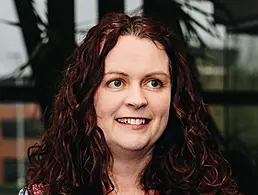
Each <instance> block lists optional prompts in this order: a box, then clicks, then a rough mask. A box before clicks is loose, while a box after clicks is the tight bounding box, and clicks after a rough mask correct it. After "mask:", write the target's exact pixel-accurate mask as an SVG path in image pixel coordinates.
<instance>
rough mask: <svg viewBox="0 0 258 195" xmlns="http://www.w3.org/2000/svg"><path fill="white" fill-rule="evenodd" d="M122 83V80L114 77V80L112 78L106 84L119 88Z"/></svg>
mask: <svg viewBox="0 0 258 195" xmlns="http://www.w3.org/2000/svg"><path fill="white" fill-rule="evenodd" d="M122 85H123V82H122V80H120V79H116V80H112V81H110V82H108V86H109V87H111V88H119V87H121V86H122Z"/></svg>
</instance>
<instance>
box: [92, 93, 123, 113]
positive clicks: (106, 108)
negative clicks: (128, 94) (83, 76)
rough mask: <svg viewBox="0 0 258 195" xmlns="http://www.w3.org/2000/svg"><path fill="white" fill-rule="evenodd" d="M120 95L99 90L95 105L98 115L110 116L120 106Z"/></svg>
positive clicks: (95, 97)
mask: <svg viewBox="0 0 258 195" xmlns="http://www.w3.org/2000/svg"><path fill="white" fill-rule="evenodd" d="M119 102H120V101H119V96H117V95H114V94H112V93H108V92H105V90H103V89H102V90H98V91H97V92H96V95H95V96H94V107H95V110H96V114H97V116H98V117H101V118H103V117H110V116H111V115H112V114H113V113H114V112H115V111H116V110H117V108H118V107H119V105H120V103H119Z"/></svg>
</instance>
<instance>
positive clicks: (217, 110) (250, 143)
mask: <svg viewBox="0 0 258 195" xmlns="http://www.w3.org/2000/svg"><path fill="white" fill-rule="evenodd" d="M210 112H211V114H212V116H213V118H214V120H215V122H216V124H217V126H218V129H219V130H220V132H221V133H222V134H223V136H224V138H225V140H227V145H228V147H230V148H231V149H237V150H238V149H239V150H242V151H243V152H245V153H246V154H248V155H250V157H252V158H256V157H258V156H257V155H258V131H257V129H258V120H257V113H258V106H241V107H237V106H231V107H224V106H211V107H210ZM257 159H258V158H257Z"/></svg>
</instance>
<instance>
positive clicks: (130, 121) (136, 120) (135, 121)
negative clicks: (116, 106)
mask: <svg viewBox="0 0 258 195" xmlns="http://www.w3.org/2000/svg"><path fill="white" fill-rule="evenodd" d="M116 121H117V122H118V123H121V124H126V125H145V124H148V123H149V122H150V121H151V119H148V118H141V117H128V118H127V117H123V118H117V119H116Z"/></svg>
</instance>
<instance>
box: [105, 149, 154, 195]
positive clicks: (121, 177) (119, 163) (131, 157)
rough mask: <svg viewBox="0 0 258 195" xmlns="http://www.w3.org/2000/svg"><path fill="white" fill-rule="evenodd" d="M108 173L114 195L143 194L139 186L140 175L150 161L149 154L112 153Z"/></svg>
mask: <svg viewBox="0 0 258 195" xmlns="http://www.w3.org/2000/svg"><path fill="white" fill-rule="evenodd" d="M112 155H113V166H112V169H111V171H110V176H111V180H112V182H113V184H114V186H115V191H116V194H144V192H143V190H142V189H141V185H140V178H141V173H142V171H143V169H144V167H145V166H146V165H147V163H148V162H149V161H150V159H151V152H143V151H133V152H132V151H123V152H121V153H120V152H119V153H118V151H116V152H115V151H112Z"/></svg>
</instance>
